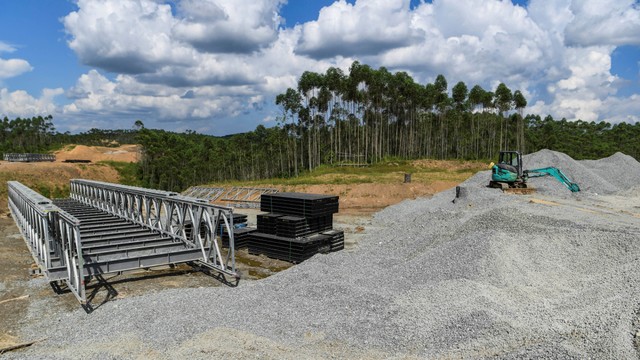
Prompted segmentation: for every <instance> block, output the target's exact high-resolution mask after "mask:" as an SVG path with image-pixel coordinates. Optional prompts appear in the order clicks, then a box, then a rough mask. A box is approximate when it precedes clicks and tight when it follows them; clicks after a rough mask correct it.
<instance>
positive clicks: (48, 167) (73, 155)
mask: <svg viewBox="0 0 640 360" xmlns="http://www.w3.org/2000/svg"><path fill="white" fill-rule="evenodd" d="M55 154H56V161H55V162H32V163H21V162H8V161H0V214H5V213H7V185H6V183H7V181H12V180H15V181H20V182H22V183H23V184H25V185H27V186H29V187H31V188H32V189H34V190H36V191H38V192H40V193H41V194H43V195H46V196H49V195H51V196H52V197H63V196H68V186H69V180H71V179H76V178H82V179H91V180H99V181H107V182H118V181H119V179H120V176H119V174H118V172H117V171H116V170H115V169H114V168H112V167H111V166H109V165H107V164H101V163H99V162H100V161H120V162H135V161H137V158H138V155H139V146H138V145H123V146H120V147H115V148H113V147H99V146H96V147H88V146H84V145H77V146H74V145H70V146H67V147H66V148H65V149H63V150H60V151H58V152H56V153H55ZM66 159H80V160H90V161H91V163H88V164H80V163H65V162H62V161H64V160H66ZM65 193H66V195H65Z"/></svg>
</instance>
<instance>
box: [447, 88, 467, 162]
mask: <svg viewBox="0 0 640 360" xmlns="http://www.w3.org/2000/svg"><path fill="white" fill-rule="evenodd" d="M468 95H469V89H468V88H467V85H466V84H465V83H464V82H462V81H459V82H458V83H457V84H455V85H454V86H453V88H452V89H451V99H452V101H453V107H454V110H455V113H454V117H455V123H454V129H453V143H454V144H455V153H456V154H455V155H456V157H461V156H463V155H464V153H465V152H466V148H467V146H465V143H466V142H467V140H468V136H465V135H464V134H463V132H464V129H463V123H464V120H465V117H466V115H467V109H468V102H467V96H468Z"/></svg>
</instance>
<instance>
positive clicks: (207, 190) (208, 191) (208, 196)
mask: <svg viewBox="0 0 640 360" xmlns="http://www.w3.org/2000/svg"><path fill="white" fill-rule="evenodd" d="M225 192H226V190H225V188H221V187H206V186H192V187H190V188H188V189H187V190H185V191H183V192H182V195H184V196H189V197H194V198H198V199H204V200H207V201H216V200H218V198H219V197H220V196H221V195H222V194H224V193H225Z"/></svg>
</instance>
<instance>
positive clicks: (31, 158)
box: [4, 153, 56, 162]
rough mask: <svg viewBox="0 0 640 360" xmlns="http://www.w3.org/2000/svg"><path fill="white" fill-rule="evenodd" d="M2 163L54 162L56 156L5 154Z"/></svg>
mask: <svg viewBox="0 0 640 360" xmlns="http://www.w3.org/2000/svg"><path fill="white" fill-rule="evenodd" d="M4 161H12V162H16V161H18V162H36V161H56V156H55V155H52V154H30V153H24V154H19V153H6V154H4Z"/></svg>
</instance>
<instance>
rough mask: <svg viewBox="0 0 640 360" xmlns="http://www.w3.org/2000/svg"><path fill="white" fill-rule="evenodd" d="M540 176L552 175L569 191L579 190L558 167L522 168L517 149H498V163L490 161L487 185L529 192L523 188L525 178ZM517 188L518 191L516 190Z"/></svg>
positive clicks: (524, 186) (525, 181) (525, 187)
mask: <svg viewBox="0 0 640 360" xmlns="http://www.w3.org/2000/svg"><path fill="white" fill-rule="evenodd" d="M541 176H553V177H554V178H555V179H556V180H558V181H560V182H561V183H562V184H564V186H566V187H567V188H568V189H569V190H571V192H578V191H580V187H579V186H578V184H576V183H574V182H572V181H571V180H569V178H568V177H567V176H566V175H565V174H564V173H563V172H562V171H560V169H558V168H555V167H546V168H540V169H533V170H523V169H522V154H520V152H519V151H500V158H499V159H498V163H497V164H494V163H491V181H490V182H489V187H493V188H501V189H503V190H510V189H514V190H516V191H514V192H520V193H530V192H532V191H526V190H524V189H527V180H528V179H529V178H534V177H541ZM518 189H519V190H520V191H518ZM529 189H531V188H529Z"/></svg>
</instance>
